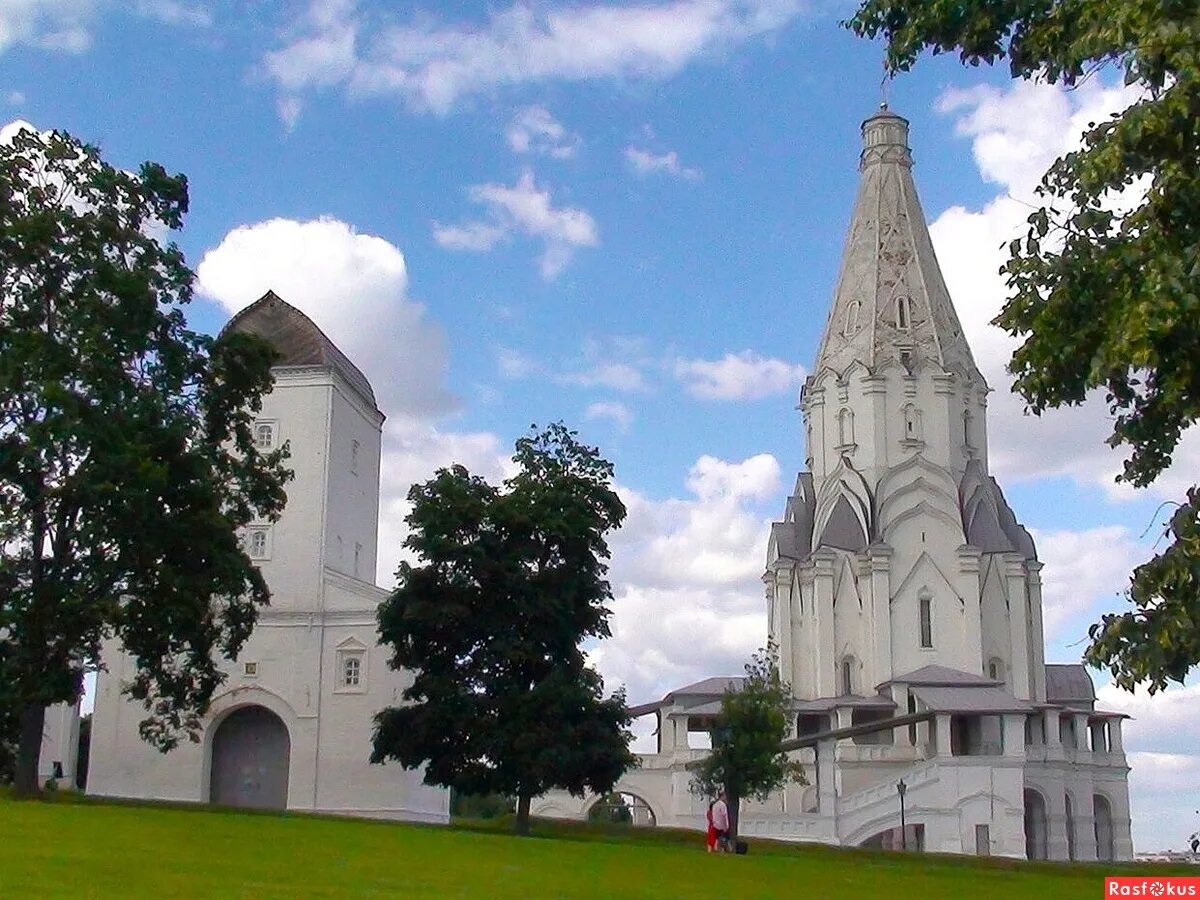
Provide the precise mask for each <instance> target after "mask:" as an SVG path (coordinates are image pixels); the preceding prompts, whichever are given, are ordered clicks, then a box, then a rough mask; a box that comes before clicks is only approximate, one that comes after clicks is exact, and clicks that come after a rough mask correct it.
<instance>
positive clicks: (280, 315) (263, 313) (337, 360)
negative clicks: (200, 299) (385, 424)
mask: <svg viewBox="0 0 1200 900" xmlns="http://www.w3.org/2000/svg"><path fill="white" fill-rule="evenodd" d="M229 331H240V332H244V333H247V334H256V335H258V336H259V337H261V338H262V339H263V340H265V341H267V342H268V343H269V344H270V345H271V346H272V347H274V348H275V352H276V353H278V354H279V358H278V359H277V360H276V361H275V365H276V366H325V367H327V368H330V369H333V370H335V371H336V372H337V373H338V374H339V375H341V376H342V377H343V378H345V379H346V381H348V382H349V383H350V384H351V385H352V386H353V387H354V388H355V389H356V390H358V391H359V393H361V394H362V395H363V397H364V398H365V399H367V400H369V401H370V403H371V406H372V407H376V408H377V407H378V404H376V402H375V392H374V391H373V390H372V389H371V383H370V382H369V381H368V380H367V376H365V375H364V374H363V373H362V371H361V370H360V369H359V368H358V366H356V365H354V363H352V362H351V361H350V358H349V357H348V356H346V354H345V353H343V352H342V351H341V350H339V349H338V347H337V345H336V344H334V342H333V341H331V340H330V339H329V337H328V336H327V335H326V334H325V332H323V331H322V330H321V329H320V328H318V327H317V324H316V323H315V322H313V320H312V319H310V318H309V317H308V316H306V315H305V314H304V313H302V312H301V311H300V310H298V309H297V308H296V307H294V306H292V305H291V304H290V303H288V302H287V301H285V300H284V299H283V298H281V297H280V296H279V295H278V294H276V293H275V292H274V291H270V290H269V291H267V292H266V293H265V294H263V295H262V296H261V297H259V298H258V299H257V300H255V301H254V302H253V303H251V304H250V305H249V306H247V307H246V308H245V309H243V310H241V311H240V312H238V313H237V314H235V315H234V317H233V318H232V319H230V320H229V321H228V322H227V323H226V325H225V327H224V328H222V329H221V334H225V333H226V332H229Z"/></svg>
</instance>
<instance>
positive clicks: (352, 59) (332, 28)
mask: <svg viewBox="0 0 1200 900" xmlns="http://www.w3.org/2000/svg"><path fill="white" fill-rule="evenodd" d="M355 6H356V3H355V2H354V0H312V3H311V4H310V5H309V10H308V15H307V16H306V17H305V19H304V25H306V26H307V28H306V32H307V33H303V34H297V35H293V36H291V38H290V40H289V42H288V44H287V46H285V47H284V48H283V49H282V50H278V51H275V52H273V53H269V54H267V56H266V58H265V59H264V61H263V65H264V67H265V69H266V71H267V74H268V75H270V76H271V77H272V78H274V79H275V81H276V83H278V84H279V86H280V87H282V88H283V89H284V90H285V91H286V92H287V93H289V94H293V93H296V92H298V91H299V90H301V89H302V88H306V87H317V88H320V87H328V86H330V85H334V84H337V83H339V82H341V81H343V80H345V79H346V78H348V77H349V76H350V74H351V72H353V71H354V66H355V64H356V61H357V59H356V52H357V41H358V23H357V20H356V19H355V18H354V10H355Z"/></svg>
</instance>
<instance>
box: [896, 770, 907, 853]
mask: <svg viewBox="0 0 1200 900" xmlns="http://www.w3.org/2000/svg"><path fill="white" fill-rule="evenodd" d="M907 790H908V785H907V784H905V783H904V779H903V778H901V779H900V780H899V781H897V782H896V793H897V794H899V795H900V849H901V850H907V849H908V828H906V827H905V824H904V792H905V791H907Z"/></svg>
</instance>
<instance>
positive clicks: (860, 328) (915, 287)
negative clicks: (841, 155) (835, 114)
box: [812, 105, 983, 384]
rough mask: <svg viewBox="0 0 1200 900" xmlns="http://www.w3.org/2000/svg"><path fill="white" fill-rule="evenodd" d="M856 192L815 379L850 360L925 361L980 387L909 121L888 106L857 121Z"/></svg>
mask: <svg viewBox="0 0 1200 900" xmlns="http://www.w3.org/2000/svg"><path fill="white" fill-rule="evenodd" d="M862 136H863V150H862V155H861V157H860V165H859V170H860V172H861V173H862V174H861V177H860V179H859V187H858V194H857V197H856V198H855V202H854V210H853V213H852V215H851V218H850V228H849V230H848V232H847V237H846V244H845V248H844V250H843V253H842V265H841V270H840V273H839V276H838V281H837V287H836V289H835V292H834V299H833V305H832V306H831V308H830V311H829V319H828V321H827V323H826V325H825V333H824V336H823V337H822V339H821V346H820V350H819V351H818V353H817V360H816V364H815V365H814V366H813V370H812V371H813V373H814V377H815V376H816V375H818V374H819V373H820V372H821V371H822V370H824V369H831V370H833V371H835V372H837V373H839V374H840V373H843V372H845V371H846V369H847V368H848V367H849V366H850V364H851V363H853V362H854V361H856V360H857V361H859V362H861V363H863V364H865V365H866V366H867V367H868V368H869V369H871V370H872V371H875V370H876V368H877V367H878V366H880V365H881V364H882V363H884V362H888V361H892V362H897V361H904V359H905V357H904V354H907V355H908V356H907V359H909V360H916V361H924V360H928V361H932V362H934V363H936V364H937V365H939V366H940V367H941V368H942V369H943V370H946V371H952V370H957V371H961V372H962V373H964V374H967V375H970V376H971V377H972V378H974V379H978V381H979V383H980V384H982V383H983V376H982V375H981V374H980V373H979V370H978V368H977V367H976V365H975V360H974V358H973V357H972V355H971V348H970V347H969V346H968V344H967V340H966V337H965V336H964V335H963V329H962V324H961V323H960V322H959V320H958V315H957V314H956V313H955V311H954V304H953V302H952V301H951V299H950V293H949V291H948V290H947V288H946V284H945V281H944V279H943V277H942V272H941V268H940V267H939V266H938V262H937V257H936V255H935V253H934V249H933V242H932V240H931V239H930V237H929V229H928V227H927V226H926V224H925V215H924V213H923V212H922V210H921V204H920V201H919V199H918V197H917V189H916V185H915V183H914V181H913V177H912V171H911V170H912V165H913V160H912V153H911V151H910V149H909V146H908V121H907V120H906V119H903V118H901V117H900V116H898V115H896V114H895V113H893V112H890V111H889V110H888V109H887V107H886V105H885V106H884V107H883V108H881V109H880V111H879V112H877V113H876V114H875V115H873V116H871V117H870V118H868V119H867V120H866V121H865V122H863V125H862Z"/></svg>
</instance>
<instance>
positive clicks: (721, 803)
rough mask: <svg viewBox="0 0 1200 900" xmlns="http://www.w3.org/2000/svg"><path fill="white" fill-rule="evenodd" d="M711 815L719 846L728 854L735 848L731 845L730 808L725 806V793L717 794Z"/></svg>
mask: <svg viewBox="0 0 1200 900" xmlns="http://www.w3.org/2000/svg"><path fill="white" fill-rule="evenodd" d="M709 815H711V816H712V827H713V828H714V829H716V832H717V846H718V847H719V848H720V850H721V852H722V853H728V852H729V851H730V850H732V849H733V847H731V846H730V845H729V807H728V806H726V805H725V792H724V791H721V793H719V794H717V802H716V803H714V804H713V805H712V809H710V810H709Z"/></svg>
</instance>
